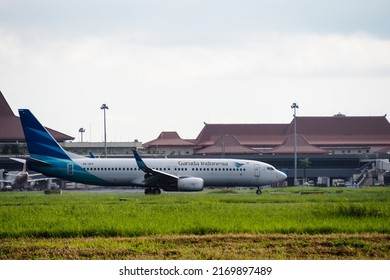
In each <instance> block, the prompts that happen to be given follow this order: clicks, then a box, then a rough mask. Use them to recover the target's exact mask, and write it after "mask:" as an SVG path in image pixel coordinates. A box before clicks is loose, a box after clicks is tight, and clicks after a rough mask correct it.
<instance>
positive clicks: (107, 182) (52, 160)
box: [19, 109, 287, 194]
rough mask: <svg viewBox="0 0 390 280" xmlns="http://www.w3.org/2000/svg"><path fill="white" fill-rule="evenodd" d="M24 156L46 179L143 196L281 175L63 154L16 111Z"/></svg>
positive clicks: (258, 182) (234, 163) (236, 164)
mask: <svg viewBox="0 0 390 280" xmlns="http://www.w3.org/2000/svg"><path fill="white" fill-rule="evenodd" d="M19 115H20V120H21V122H22V126H23V131H24V135H25V138H26V142H27V147H28V150H29V153H30V156H29V157H27V159H26V160H27V164H28V167H29V168H31V169H32V170H35V171H37V172H41V173H43V174H45V175H47V176H52V177H57V178H60V179H63V180H68V181H72V182H78V183H83V184H91V185H100V186H138V187H143V188H145V194H159V193H161V189H162V190H164V191H179V192H192V191H201V190H203V188H204V187H205V186H215V187H218V186H223V187H226V186H256V187H258V190H260V187H261V186H265V185H270V184H274V183H278V182H280V181H283V180H285V179H286V178H287V176H286V174H284V173H283V172H281V171H279V170H276V169H275V168H274V167H273V166H271V165H269V164H267V163H264V162H259V161H253V160H238V159H204V158H202V159H196V158H186V159H166V158H164V159H145V160H143V159H142V158H141V157H140V156H139V154H138V153H137V151H135V150H134V151H133V153H134V158H129V159H110V158H89V157H84V156H80V155H77V154H73V153H70V152H67V151H65V150H63V149H62V147H61V146H60V145H59V144H58V143H57V142H56V141H55V140H54V138H53V137H52V136H51V135H50V133H49V132H48V131H47V130H46V129H45V128H44V127H43V126H42V125H41V124H40V123H39V121H38V120H37V119H36V118H35V117H34V115H33V114H32V113H31V112H30V111H29V110H27V109H21V110H19Z"/></svg>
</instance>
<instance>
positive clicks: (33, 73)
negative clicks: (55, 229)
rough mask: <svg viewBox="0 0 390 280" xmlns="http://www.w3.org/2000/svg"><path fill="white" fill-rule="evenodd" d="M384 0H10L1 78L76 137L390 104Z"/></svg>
mask: <svg viewBox="0 0 390 280" xmlns="http://www.w3.org/2000/svg"><path fill="white" fill-rule="evenodd" d="M389 26H390V1H388V0H366V1H363V0H327V1H323V0H321V1H316V0H291V1H288V0H285V1H282V0H269V1H262V0H235V1H233V0H167V1H162V0H161V1H160V0H142V1H141V0H110V1H98V0H77V1H75V0H67V1H55V0H40V1H35V0H0V90H1V91H2V92H3V94H4V96H5V98H6V99H7V100H8V102H9V103H10V106H11V107H12V109H13V110H14V112H15V114H17V109H18V108H28V109H30V110H31V111H32V112H33V114H34V115H35V116H36V117H37V118H38V119H39V120H40V121H41V122H42V123H43V124H44V125H45V126H48V127H50V128H53V129H56V130H59V131H61V132H64V133H66V134H69V135H72V136H74V137H76V140H79V139H80V135H79V133H78V130H79V128H81V127H84V128H85V130H86V133H85V134H84V140H88V141H89V140H92V141H102V140H103V111H102V110H100V106H101V105H102V104H103V103H107V105H108V106H109V110H108V111H107V139H108V141H133V140H134V139H138V140H140V141H142V142H147V141H150V140H152V139H154V138H156V137H157V136H158V135H159V133H160V132H161V131H177V132H178V133H179V135H180V136H181V137H182V138H196V136H197V135H198V133H199V132H200V130H201V129H202V128H203V126H204V125H203V122H207V123H289V122H290V121H291V119H292V115H293V111H292V109H291V108H290V106H291V104H292V103H293V102H297V103H298V105H299V109H298V115H300V116H331V115H334V114H337V113H339V112H341V113H343V114H346V115H348V116H378V115H385V114H388V113H390V28H389Z"/></svg>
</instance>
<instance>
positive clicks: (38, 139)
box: [19, 109, 70, 159]
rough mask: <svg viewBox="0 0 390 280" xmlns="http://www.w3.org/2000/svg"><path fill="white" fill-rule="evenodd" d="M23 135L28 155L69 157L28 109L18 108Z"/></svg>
mask: <svg viewBox="0 0 390 280" xmlns="http://www.w3.org/2000/svg"><path fill="white" fill-rule="evenodd" d="M19 116H20V121H21V122H22V126H23V132H24V137H25V138H26V142H27V148H28V151H29V153H30V155H38V156H49V157H54V158H60V159H70V153H67V152H66V151H65V150H64V149H63V148H62V147H61V146H60V145H59V144H58V143H57V141H56V140H55V139H54V138H53V136H52V135H51V134H50V133H49V132H48V131H47V130H46V128H45V127H43V125H42V124H41V123H40V122H39V121H38V120H37V119H36V118H35V116H34V115H33V114H32V113H31V112H30V110H28V109H19Z"/></svg>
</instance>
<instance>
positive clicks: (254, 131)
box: [196, 124, 289, 145]
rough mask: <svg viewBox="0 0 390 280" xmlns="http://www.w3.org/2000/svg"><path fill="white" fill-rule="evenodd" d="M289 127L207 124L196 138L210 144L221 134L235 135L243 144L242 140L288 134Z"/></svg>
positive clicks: (251, 140) (198, 141) (198, 142)
mask: <svg viewBox="0 0 390 280" xmlns="http://www.w3.org/2000/svg"><path fill="white" fill-rule="evenodd" d="M288 128H289V125H288V124H206V125H205V126H204V127H203V129H202V131H201V132H200V133H199V136H198V137H197V138H196V143H197V144H198V145H208V144H210V142H213V141H215V138H216V137H218V136H220V135H234V136H235V137H237V139H238V140H239V141H240V143H241V144H243V143H242V142H241V141H244V142H248V141H249V142H253V141H254V139H258V140H261V139H266V138H267V137H268V138H274V137H275V136H278V135H279V136H280V135H286V132H287V130H288ZM245 139H246V141H245ZM283 139H284V137H283ZM258 140H256V141H255V142H257V141H258ZM282 141H283V140H282Z"/></svg>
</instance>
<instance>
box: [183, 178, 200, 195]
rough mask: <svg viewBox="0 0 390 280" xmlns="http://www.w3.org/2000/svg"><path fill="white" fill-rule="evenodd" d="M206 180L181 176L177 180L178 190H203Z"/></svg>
mask: <svg viewBox="0 0 390 280" xmlns="http://www.w3.org/2000/svg"><path fill="white" fill-rule="evenodd" d="M203 186H204V181H203V179H202V178H197V177H191V178H180V179H179V180H178V181H177V190H178V191H181V192H198V191H201V190H203Z"/></svg>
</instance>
